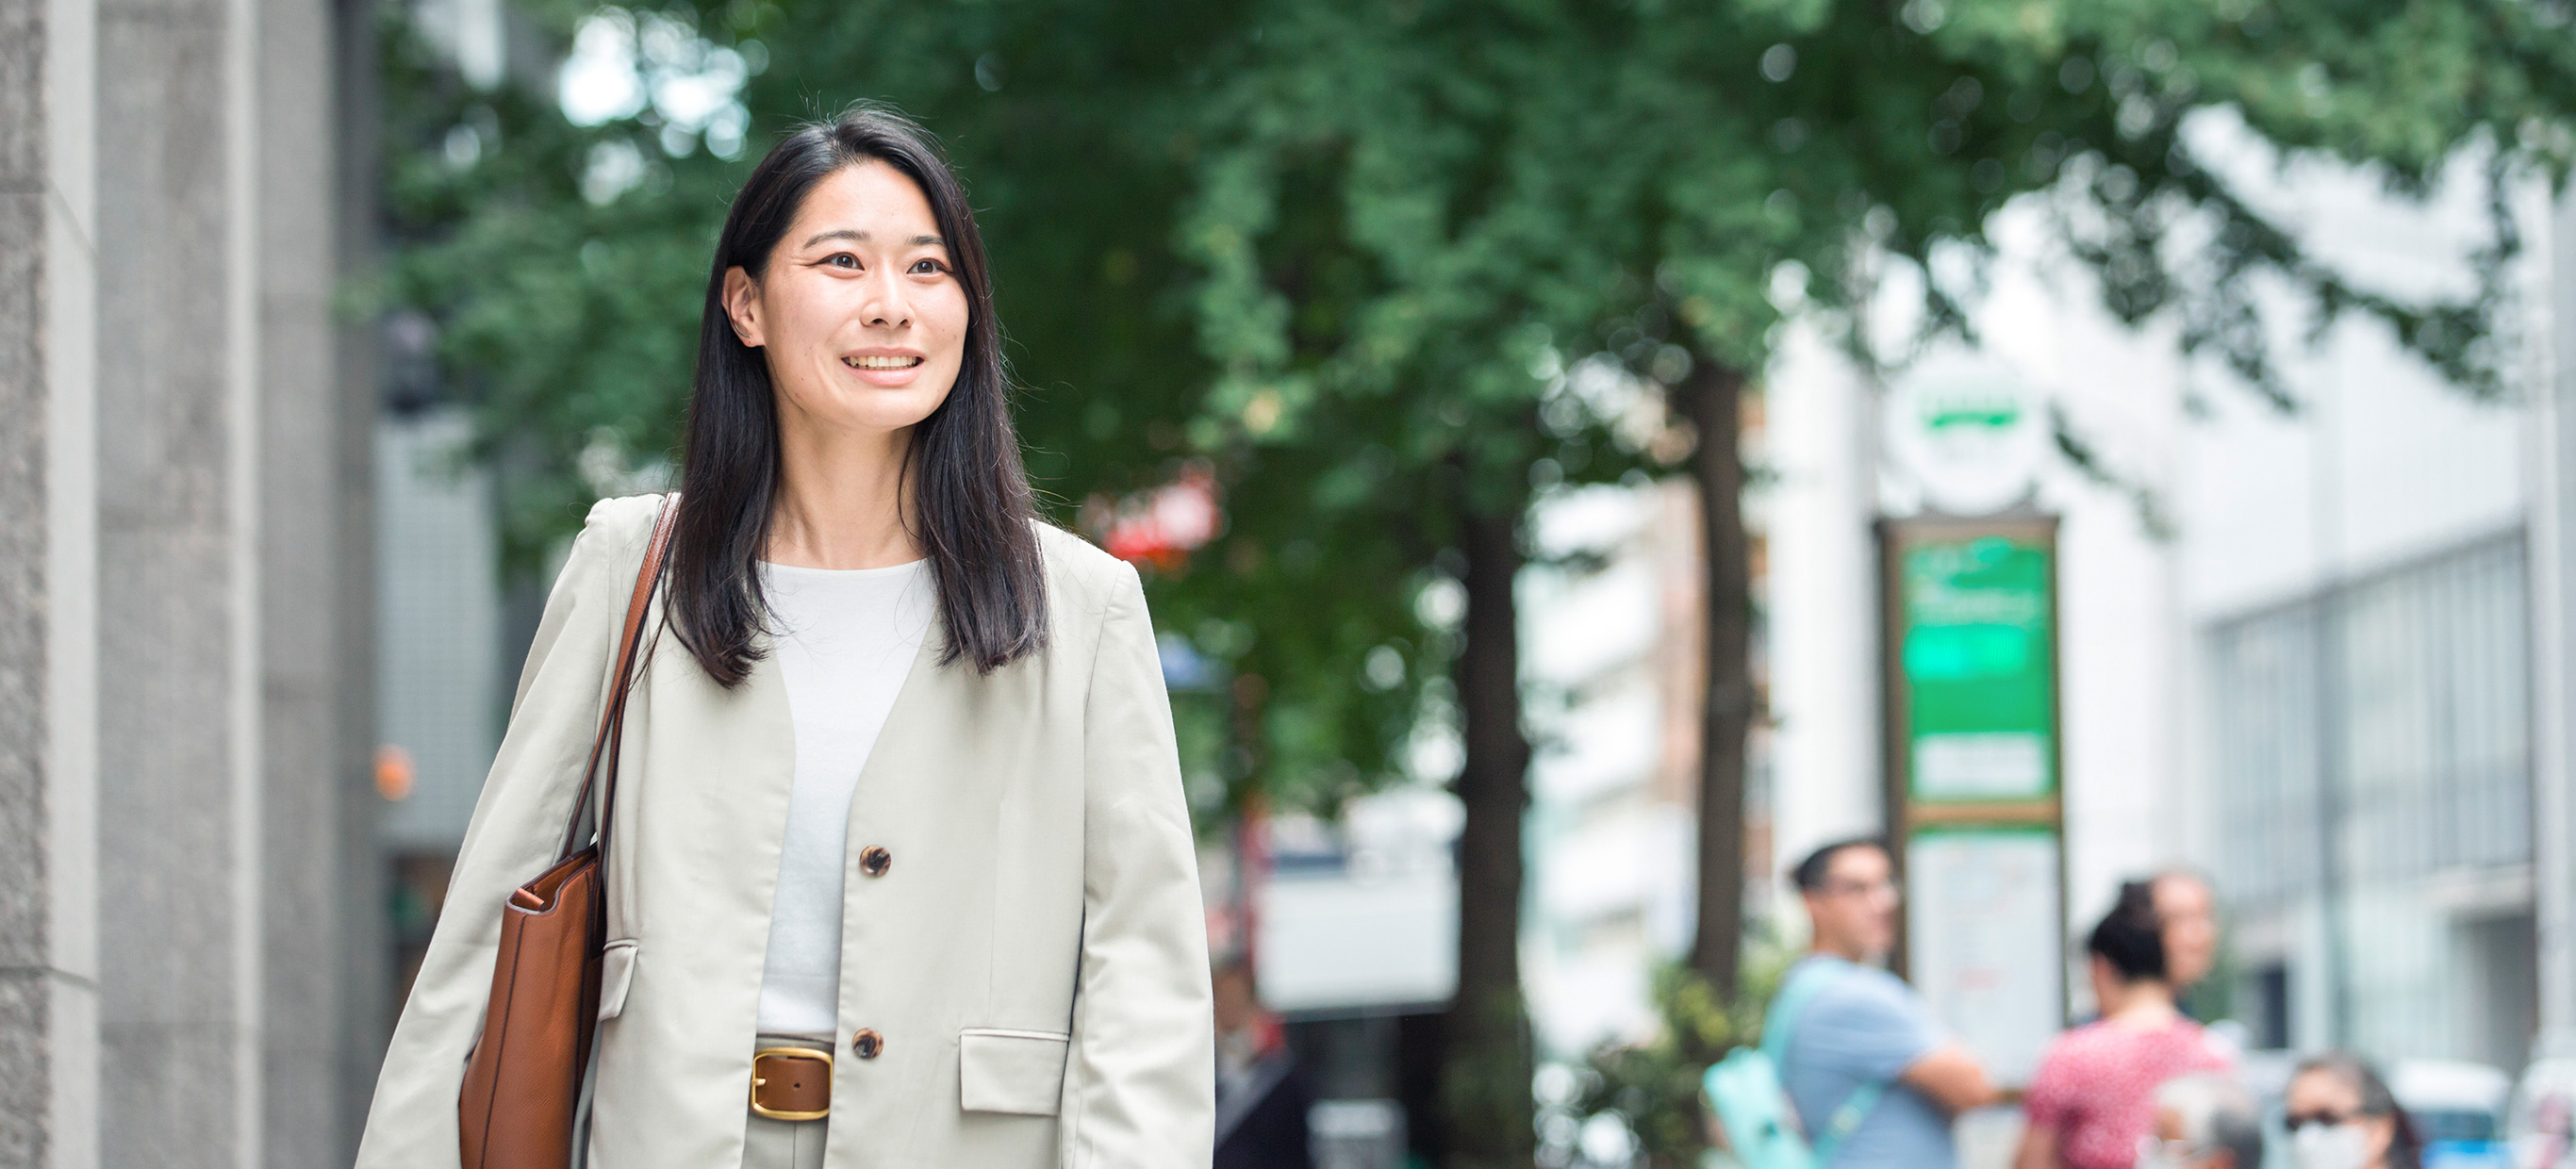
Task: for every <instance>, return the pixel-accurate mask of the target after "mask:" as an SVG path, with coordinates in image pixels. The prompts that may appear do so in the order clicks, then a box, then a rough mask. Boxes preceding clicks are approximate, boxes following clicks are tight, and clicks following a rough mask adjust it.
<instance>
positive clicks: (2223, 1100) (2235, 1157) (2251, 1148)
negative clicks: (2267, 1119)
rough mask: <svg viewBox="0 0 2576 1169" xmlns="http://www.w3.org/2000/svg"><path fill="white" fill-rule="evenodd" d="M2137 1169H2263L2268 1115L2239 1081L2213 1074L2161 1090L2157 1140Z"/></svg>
mask: <svg viewBox="0 0 2576 1169" xmlns="http://www.w3.org/2000/svg"><path fill="white" fill-rule="evenodd" d="M2137 1169H2263V1115H2262V1112H2261V1110H2260V1108H2259V1107H2258V1106H2257V1105H2256V1104H2255V1102H2254V1097H2253V1095H2252V1094H2251V1093H2248V1092H2247V1091H2246V1090H2245V1089H2244V1088H2243V1087H2242V1086H2240V1085H2238V1084H2237V1083H2236V1082H2235V1081H2234V1080H2230V1079H2228V1078H2227V1077H2225V1076H2221V1075H2215V1074H2212V1073H2208V1072H2199V1073H2195V1074H2193V1075H2188V1076H2181V1077H2178V1078H2175V1079H2171V1080H2167V1081H2165V1082H2164V1083H2163V1084H2162V1085H2160V1086H2158V1087H2157V1088H2156V1130H2155V1135H2153V1136H2150V1137H2147V1138H2145V1139H2143V1140H2140V1141H2139V1142H2138V1167H2137Z"/></svg>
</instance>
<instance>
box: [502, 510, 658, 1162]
mask: <svg viewBox="0 0 2576 1169" xmlns="http://www.w3.org/2000/svg"><path fill="white" fill-rule="evenodd" d="M679 512H680V497H679V496H678V495H677V494H673V495H672V496H671V497H670V498H669V499H668V500H666V501H664V502H663V504H662V512H661V514H660V516H659V517H657V518H656V519H655V520H654V523H653V542H652V544H651V545H650V546H649V547H648V548H647V549H646V550H645V553H644V564H643V566H642V567H640V568H638V569H636V571H635V596H634V599H633V600H631V601H628V602H627V605H626V626H625V629H624V631H623V634H622V636H621V637H620V639H619V641H618V645H617V671H616V673H615V674H614V675H612V676H611V681H610V683H609V690H608V694H607V699H606V701H604V702H602V703H601V704H600V712H599V735H598V737H597V738H596V739H594V740H593V741H592V742H591V745H590V762H589V764H588V766H587V767H585V768H584V769H583V772H582V777H581V796H580V798H578V799H575V800H574V801H573V807H572V820H571V822H570V823H568V824H566V825H565V826H564V839H563V847H562V848H561V849H560V850H558V851H557V852H556V854H555V855H556V860H555V864H554V867H552V868H549V869H547V870H546V871H545V872H543V873H541V874H539V875H538V876H537V878H536V879H535V880H533V881H530V882H528V883H527V884H525V885H521V886H519V888H518V889H517V891H515V892H513V893H511V894H510V898H509V900H508V902H507V903H505V904H504V905H502V907H501V949H500V953H499V956H498V957H497V958H496V959H495V961H494V962H493V964H492V1000H491V1003H490V1004H489V1005H488V1006H486V1007H485V1008H484V1013H483V1038H482V1039H481V1040H479V1041H477V1042H476V1043H475V1045H474V1054H473V1055H472V1057H470V1058H469V1060H468V1061H467V1063H466V1066H465V1087H464V1091H463V1092H462V1093H461V1094H460V1095H459V1096H458V1099H457V1102H456V1121H457V1130H458V1133H459V1135H460V1137H461V1138H462V1140H463V1152H464V1161H465V1167H464V1169H567V1167H568V1166H570V1165H571V1164H572V1126H573V1111H574V1108H575V1106H576V1105H577V1104H578V1103H579V1102H580V1099H581V1078H582V1074H583V1072H584V1071H585V1070H586V1069H587V1068H588V1067H589V1066H590V1037H591V1031H592V1029H593V1028H594V1027H595V1026H596V1025H597V1023H598V1021H599V958H600V947H601V945H602V943H603V942H604V941H605V939H604V938H603V937H602V934H603V933H605V932H606V930H607V918H606V912H607V911H606V906H605V905H604V904H603V902H602V900H601V895H600V894H601V889H600V877H601V873H600V858H601V857H602V856H604V855H606V853H607V849H608V825H609V820H610V812H611V811H612V810H613V809H614V808H615V807H616V806H617V801H616V794H617V747H618V739H619V738H620V737H621V736H620V735H619V733H618V731H619V728H620V727H622V726H623V725H624V724H625V722H626V695H627V692H628V691H629V690H631V689H632V688H633V687H634V685H635V653H636V648H637V647H638V645H640V644H641V643H642V641H643V639H644V612H645V610H646V609H647V608H649V607H651V603H652V600H653V590H654V587H655V586H656V585H657V584H658V583H659V582H660V580H661V578H662V557H663V554H664V552H665V551H666V550H667V549H668V548H669V546H670V542H671V526H672V520H673V519H674V518H675V517H677V516H678V515H679ZM593 781H597V782H598V784H599V832H598V834H597V837H596V839H595V840H593V841H592V842H591V843H590V844H588V845H586V846H584V847H582V848H580V849H579V850H578V851H576V850H575V848H574V845H575V844H577V843H579V842H580V829H581V825H582V821H583V819H584V817H583V816H582V812H583V810H584V809H585V808H587V807H588V806H589V804H590V794H591V785H592V783H593Z"/></svg>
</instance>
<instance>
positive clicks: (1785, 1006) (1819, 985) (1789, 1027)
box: [1762, 958, 1844, 1071]
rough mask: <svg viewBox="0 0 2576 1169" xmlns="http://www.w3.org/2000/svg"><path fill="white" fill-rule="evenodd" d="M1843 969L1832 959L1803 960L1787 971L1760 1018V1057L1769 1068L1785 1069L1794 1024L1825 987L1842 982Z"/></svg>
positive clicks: (1839, 963) (1795, 1029)
mask: <svg viewBox="0 0 2576 1169" xmlns="http://www.w3.org/2000/svg"><path fill="white" fill-rule="evenodd" d="M1843 965H1844V963H1842V962H1841V960H1839V959H1835V958H1809V959H1806V960H1803V961H1801V962H1799V963H1798V965H1797V966H1796V967H1795V968H1794V969H1792V970H1790V971H1789V977H1788V979H1787V980H1786V981H1784V982H1782V983H1781V984H1780V993H1778V994H1775V995H1773V996H1771V1008H1770V1009H1769V1010H1768V1011H1765V1012H1764V1013H1763V1015H1762V1054H1764V1055H1767V1056H1769V1057H1771V1066H1773V1067H1775V1068H1780V1069H1782V1070H1784V1071H1785V1070H1786V1069H1787V1068H1788V1066H1789V1039H1790V1036H1791V1035H1792V1034H1794V1033H1795V1032H1796V1031H1797V1029H1798V1020H1800V1019H1801V1018H1804V1017H1805V1016H1806V1013H1807V1004H1809V1003H1812V1002H1814V1001H1815V999H1816V996H1817V995H1819V994H1822V993H1823V992H1824V989H1825V988H1826V987H1827V986H1830V985H1832V984H1834V983H1836V982H1840V981H1842V975H1843V974H1844V970H1843V969H1842V967H1843Z"/></svg>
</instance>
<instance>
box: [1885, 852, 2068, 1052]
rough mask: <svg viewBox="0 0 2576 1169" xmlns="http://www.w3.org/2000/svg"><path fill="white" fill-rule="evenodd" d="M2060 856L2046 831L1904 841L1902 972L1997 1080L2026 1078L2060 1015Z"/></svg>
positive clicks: (2062, 1015)
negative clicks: (1906, 948) (1908, 944)
mask: <svg viewBox="0 0 2576 1169" xmlns="http://www.w3.org/2000/svg"><path fill="white" fill-rule="evenodd" d="M2057 853H2058V844H2057V834H2056V833H2055V832H2054V831H2052V830H2050V829H2048V828H2046V827H2022V828H1963V829H1927V830H1925V831H1921V832H1916V833H1914V834H1913V836H1912V837H1911V838H1910V839H1908V840H1907V841H1906V845H1905V874H1906V877H1905V893H1906V905H1905V915H1906V934H1907V936H1908V937H1909V938H1911V939H1912V940H1913V950H1912V953H1911V954H1910V955H1909V957H1910V961H1909V963H1908V965H1907V973H1908V974H1909V975H1911V977H1912V980H1913V983H1914V988H1915V989H1916V990H1918V991H1921V992H1922V994H1923V997H1924V999H1925V1000H1926V1001H1928V1002H1929V1003H1931V1004H1932V1011H1933V1013H1934V1014H1936V1015H1938V1016H1939V1017H1940V1018H1941V1020H1942V1021H1943V1022H1944V1023H1946V1024H1948V1025H1949V1026H1950V1028H1951V1029H1952V1030H1953V1031H1955V1032H1957V1034H1958V1035H1959V1037H1960V1040H1961V1041H1962V1042H1964V1043H1965V1044H1967V1046H1968V1049H1969V1051H1971V1052H1973V1053H1975V1055H1976V1057H1977V1061H1978V1062H1979V1063H1982V1064H1984V1065H1985V1068H1986V1073H1987V1074H1988V1075H1991V1076H1993V1077H1994V1078H1995V1081H1996V1082H1997V1083H2003V1084H2025V1083H2028V1082H2030V1076H2031V1073H2032V1072H2034V1071H2037V1070H2038V1068H2039V1057H2040V1053H2041V1052H2043V1051H2045V1050H2046V1049H2047V1047H2048V1041H2049V1040H2050V1039H2052V1038H2054V1037H2055V1036H2056V1035H2057V1030H2058V1027H2059V1025H2060V1024H2061V1023H2063V1022H2064V1019H2065V1008H2064V1006H2063V1004H2064V1003H2065V1001H2066V987H2065V964H2064V962H2063V961H2061V960H2060V953H2061V947H2062V943H2061V942H2060V941H2059V939H2058V921H2059V920H2060V911H2059V909H2058V901H2057V891H2058V872H2059V859H2058V855H2057Z"/></svg>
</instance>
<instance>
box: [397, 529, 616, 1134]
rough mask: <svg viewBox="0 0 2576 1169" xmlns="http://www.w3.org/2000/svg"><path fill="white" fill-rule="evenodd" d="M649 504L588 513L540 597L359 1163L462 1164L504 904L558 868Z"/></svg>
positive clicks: (403, 1015) (399, 1030)
mask: <svg viewBox="0 0 2576 1169" xmlns="http://www.w3.org/2000/svg"><path fill="white" fill-rule="evenodd" d="M652 503H653V501H652V500H650V499H617V500H605V501H602V502H601V503H599V504H598V505H596V506H594V507H593V508H591V511H590V518H589V521H588V522H587V523H586V524H585V525H584V527H583V529H582V532H581V535H580V536H579V537H577V538H576V539H575V540H574V541H573V546H572V552H571V555H570V556H569V557H567V558H566V560H565V561H564V567H563V572H562V574H561V575H559V576H558V577H556V579H555V586H554V591H553V592H552V593H550V594H549V595H548V596H547V598H546V611H545V616H544V618H543V619H542V620H541V621H540V622H539V623H538V625H537V635H536V640H535V642H534V643H533V644H532V645H531V646H530V647H529V649H528V662H527V666H526V667H525V669H524V670H523V671H522V672H521V675H520V680H519V689H518V694H517V696H516V698H515V699H514V701H513V703H512V706H511V710H510V725H509V729H508V730H507V731H506V732H505V733H504V734H503V736H502V739H501V749H500V752H499V753H498V754H497V755H496V756H495V757H494V759H493V761H492V771H491V774H490V775H489V776H488V777H487V778H486V779H485V780H484V781H483V792H482V795H481V796H480V797H478V798H477V799H476V800H475V804H474V818H473V820H472V821H471V823H470V824H469V825H468V827H467V828H466V830H465V843H464V845H463V847H461V848H460V849H458V851H457V854H456V865H455V868H454V869H453V870H452V871H451V873H450V875H449V877H448V885H447V897H446V900H445V902H444V904H443V906H442V909H441V912H440V913H439V915H438V924H437V926H436V928H435V929H434V930H433V931H432V933H431V935H430V941H429V951H428V953H427V954H426V955H425V956H424V957H423V959H422V961H421V966H420V973H419V975H418V976H417V977H416V978H415V979H414V980H413V982H412V988H411V997H410V998H409V999H408V1000H407V1001H405V1002H404V1004H403V1010H402V1018H401V1020H400V1021H399V1022H397V1023H396V1024H395V1025H394V1034H393V1041H392V1043H391V1045H390V1046H389V1047H388V1048H387V1050H386V1052H385V1064H384V1070H383V1071H382V1072H381V1073H379V1074H378V1076H377V1078H376V1095H375V1102H374V1103H373V1104H372V1105H371V1106H370V1107H369V1108H368V1110H367V1128H366V1132H365V1135H364V1136H363V1137H361V1138H360V1140H359V1144H358V1162H357V1163H358V1169H453V1167H455V1166H456V1165H457V1164H458V1163H459V1159H460V1151H459V1148H458V1139H457V1122H456V1102H457V1093H458V1092H459V1090H460V1088H461V1086H462V1084H463V1082H464V1078H465V1061H466V1058H467V1056H468V1055H469V1054H471V1052H472V1051H473V1047H474V1042H475V1040H476V1039H477V1038H479V1037H480V1035H481V1032H482V1029H483V1011H484V1006H485V1004H486V1003H487V1002H488V1001H489V1000H490V998H491V995H492V963H493V955H494V953H495V952H496V950H497V949H498V948H499V945H500V939H501V904H502V902H503V900H504V899H506V898H507V897H508V896H509V895H510V891H511V890H513V889H516V888H518V887H519V886H520V885H521V884H524V883H526V882H527V880H528V879H529V878H532V877H534V876H536V875H537V874H539V873H541V872H544V871H545V870H546V867H547V866H549V865H551V864H553V863H554V860H555V851H556V849H557V848H558V847H559V846H560V845H561V844H562V843H563V842H562V835H563V826H564V822H565V821H566V820H567V819H568V818H569V817H570V816H571V815H572V805H573V798H574V796H575V794H576V793H577V792H578V791H579V789H580V787H581V770H582V764H583V763H584V762H585V761H586V760H587V758H588V757H589V753H590V742H591V738H592V736H593V735H595V734H596V733H597V731H598V720H599V709H600V698H601V695H602V693H603V691H604V690H605V689H606V683H607V677H608V670H609V667H610V654H611V653H612V652H613V650H614V643H615V641H616V637H617V632H618V625H619V623H620V622H621V621H622V619H623V618H624V616H625V609H626V599H627V593H628V587H629V586H631V585H632V584H633V583H634V582H633V573H634V571H635V568H636V566H637V565H638V564H639V563H641V562H642V560H643V542H644V540H645V539H646V538H647V537H649V536H650V526H651V523H652V515H653V508H652ZM639 512H640V515H641V518H638V513H639Z"/></svg>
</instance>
